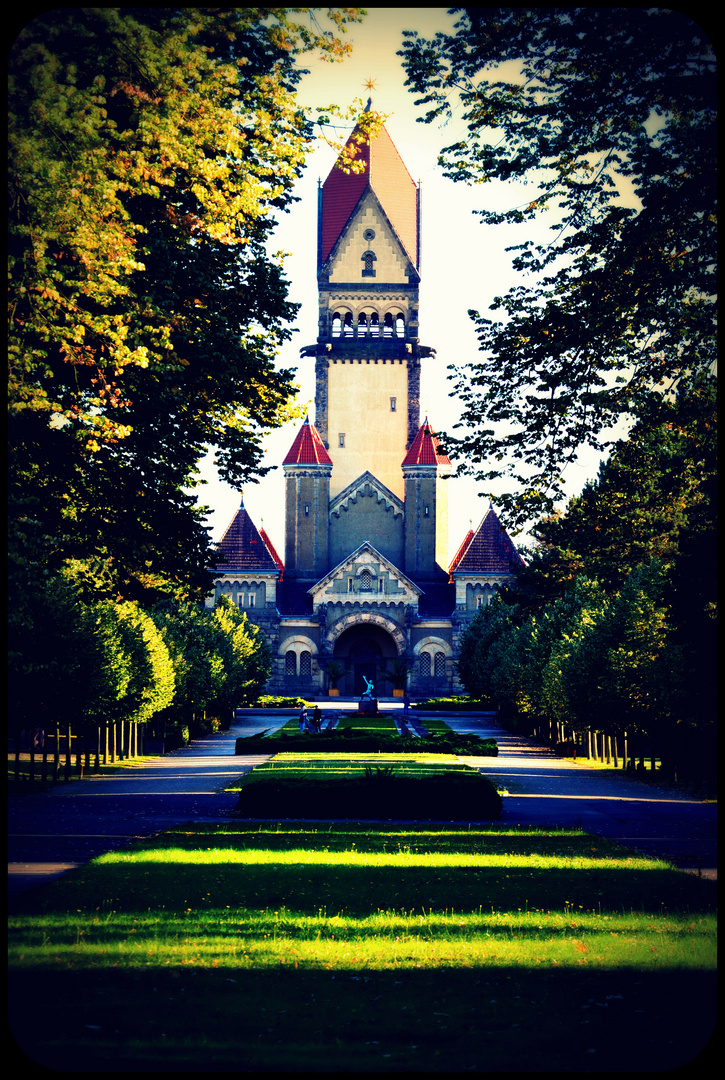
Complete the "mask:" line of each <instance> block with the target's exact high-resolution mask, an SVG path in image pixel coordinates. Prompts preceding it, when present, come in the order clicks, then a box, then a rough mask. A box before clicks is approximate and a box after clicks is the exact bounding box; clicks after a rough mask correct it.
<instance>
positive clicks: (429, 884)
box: [22, 858, 717, 918]
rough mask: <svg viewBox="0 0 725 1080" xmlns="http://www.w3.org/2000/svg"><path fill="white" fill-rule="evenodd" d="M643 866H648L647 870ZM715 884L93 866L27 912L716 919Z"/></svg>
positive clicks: (633, 870) (632, 878) (585, 872)
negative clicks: (687, 915)
mask: <svg viewBox="0 0 725 1080" xmlns="http://www.w3.org/2000/svg"><path fill="white" fill-rule="evenodd" d="M644 865H645V866H646V865H647V864H646V863H644ZM716 894H717V888H716V883H715V882H712V881H707V880H699V879H698V878H695V877H694V876H692V875H690V874H683V873H681V872H679V871H676V870H670V869H642V868H637V867H635V866H632V865H628V864H627V862H626V861H623V862H621V863H620V864H617V863H614V864H613V865H612V866H611V867H607V868H602V867H597V868H595V869H587V867H586V864H582V865H581V866H578V867H573V868H572V867H562V868H561V869H554V868H551V867H547V868H535V867H532V868H531V869H529V868H526V867H513V866H499V867H494V868H488V867H486V866H476V865H473V866H466V865H458V866H455V865H453V866H450V865H447V866H436V865H417V866H405V865H390V866H376V865H374V863H372V864H371V863H369V862H367V861H366V860H365V859H364V858H360V859H359V860H358V862H357V865H356V864H355V863H354V862H351V863H344V864H342V865H337V864H334V863H333V862H327V863H325V862H323V863H304V862H299V863H286V862H275V861H274V860H272V861H270V862H265V863H252V864H249V863H242V864H239V863H236V864H235V863H234V862H231V861H230V862H228V863H225V862H223V861H222V862H215V863H213V864H205V863H201V864H196V865H189V864H188V863H185V862H183V861H181V860H179V861H174V860H173V858H172V860H171V861H169V862H164V863H154V862H147V861H144V860H140V861H139V862H135V863H134V862H122V861H119V862H116V861H114V862H110V863H107V864H102V863H101V864H91V865H89V866H88V867H85V868H82V869H81V870H78V871H75V872H72V873H70V874H68V875H66V876H65V877H64V878H63V879H61V880H60V881H58V882H56V883H55V884H54V885H53V886H52V887H50V888H43V889H40V890H36V891H34V892H33V893H29V894H27V896H26V897H25V898H24V902H23V905H22V910H23V912H28V913H33V914H40V913H46V914H51V913H53V912H63V911H72V912H75V911H83V912H92V911H98V910H100V911H101V913H102V914H103V913H105V912H107V911H109V910H113V911H114V912H122V911H137V912H143V913H146V912H148V911H149V910H150V911H154V910H162V909H163V911H164V912H165V913H166V914H168V915H171V914H172V913H175V912H188V911H194V910H196V909H199V910H200V911H202V912H203V911H204V910H207V909H210V908H226V907H227V906H229V905H231V907H232V909H252V910H254V909H256V910H264V909H266V908H271V909H278V908H280V907H287V908H289V909H290V910H292V911H295V912H300V913H303V914H309V915H314V914H316V913H317V912H318V911H319V910H320V908H322V907H324V908H325V909H326V911H327V913H328V914H329V915H336V914H345V915H350V916H353V917H355V918H364V917H366V916H368V915H371V914H374V913H375V912H377V911H379V910H380V909H381V908H382V909H387V910H395V911H421V910H426V911H427V910H431V909H432V910H433V911H453V910H455V911H457V912H462V913H465V912H478V911H479V910H480V911H482V912H483V913H487V912H490V911H492V910H493V911H498V912H503V911H518V910H521V911H527V910H528V911H532V910H543V911H554V910H556V911H563V910H565V909H566V908H567V907H571V908H573V909H576V910H577V911H578V910H579V909H581V910H582V911H607V912H612V913H615V914H616V913H621V912H624V913H629V912H635V913H642V912H644V913H648V914H651V915H661V914H665V913H666V912H673V911H689V912H691V913H693V914H695V913H706V912H712V911H714V910H715V906H716Z"/></svg>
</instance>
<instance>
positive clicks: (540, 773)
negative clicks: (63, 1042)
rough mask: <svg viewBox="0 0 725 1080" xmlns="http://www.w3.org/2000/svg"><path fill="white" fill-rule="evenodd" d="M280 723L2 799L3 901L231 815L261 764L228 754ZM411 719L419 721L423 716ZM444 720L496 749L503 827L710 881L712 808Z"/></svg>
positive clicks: (477, 762)
mask: <svg viewBox="0 0 725 1080" xmlns="http://www.w3.org/2000/svg"><path fill="white" fill-rule="evenodd" d="M321 704H322V703H321ZM346 704H347V703H342V702H340V703H336V705H335V706H334V708H335V709H340V708H341V707H343V708H344V707H345V706H346ZM325 705H326V706H327V707H328V708H329V707H330V706H329V705H328V704H327V703H325ZM388 707H390V706H388V705H387V704H386V708H388ZM287 719H288V717H277V716H270V715H269V714H267V715H264V714H262V715H250V716H246V717H244V719H240V720H238V721H237V722H236V723H235V724H234V726H233V727H232V728H231V730H230V731H228V732H220V733H219V734H218V735H214V736H209V737H207V738H205V739H201V740H199V741H197V742H194V743H192V745H190V746H188V747H183V748H181V749H179V750H175V751H172V752H171V753H169V754H166V755H164V756H162V757H159V758H154V759H151V760H148V759H146V760H145V761H144V762H143V763H138V764H133V765H129V766H128V767H125V768H121V769H119V770H117V771H116V772H115V773H113V774H111V775H106V776H100V777H93V776H91V777H88V778H87V779H84V780H78V781H72V782H70V783H68V784H59V785H58V786H56V787H55V788H54V789H53V790H52V791H51V792H49V793H46V794H42V795H25V796H13V797H11V798H10V799H9V806H8V897H9V900H12V899H14V898H15V897H16V896H19V895H21V894H22V893H24V892H25V891H27V890H28V889H31V888H35V887H38V886H41V885H43V884H44V883H46V882H49V881H52V880H54V879H55V878H57V877H58V876H60V875H61V874H63V873H66V872H67V871H69V870H72V869H74V868H75V867H77V866H80V865H82V864H83V863H85V862H88V861H89V860H90V859H92V858H94V857H95V856H97V855H100V854H102V853H103V852H106V851H112V850H115V849H117V848H121V847H124V846H126V845H127V844H129V843H131V842H132V841H133V840H134V839H137V838H142V837H145V836H150V835H153V834H154V833H157V832H160V831H161V830H163V829H166V828H172V827H174V826H177V825H181V824H183V823H184V822H187V821H188V822H220V821H223V820H224V819H226V818H228V816H229V814H230V812H231V811H232V810H233V809H234V807H235V806H236V802H237V796H236V795H235V794H229V793H226V792H225V791H224V788H225V786H226V785H227V784H229V783H230V782H231V781H232V780H234V779H235V778H236V777H238V776H240V775H241V774H243V773H245V772H248V771H249V770H250V769H252V768H254V766H255V765H257V764H259V763H260V762H262V761H266V760H268V756H269V755H257V756H251V755H250V756H235V754H234V744H235V740H236V738H237V737H238V736H239V735H251V734H254V733H256V732H259V731H262V730H264V729H265V728H277V727H280V726H282V725H283V724H284V723H285V722H286V720H287ZM420 719H421V721H422V722H423V723H425V716H424V714H420ZM445 720H446V721H447V723H449V724H450V726H451V727H452V728H454V730H456V731H473V732H475V733H476V734H479V735H482V736H484V737H486V736H490V737H493V738H495V739H496V741H497V742H498V745H499V756H498V757H496V758H490V757H480V758H467V759H466V761H467V762H468V763H469V764H471V765H473V766H474V767H476V768H478V769H480V770H481V772H483V773H485V774H486V775H487V776H490V777H491V779H493V780H495V782H496V783H497V784H498V785H499V786H500V787H501V788H503V789H504V790H505V791H507V792H508V794H506V795H505V796H504V810H503V815H502V818H501V822H502V823H506V822H510V823H511V824H520V825H541V826H544V825H560V826H579V827H582V828H584V829H586V830H587V831H589V832H592V833H594V834H596V835H599V836H606V837H609V838H610V839H613V840H616V841H618V842H619V843H621V844H624V845H625V846H627V847H630V848H633V849H634V850H636V851H639V852H642V853H645V854H647V855H654V856H659V857H662V858H666V859H668V860H670V861H672V862H673V863H675V864H676V865H677V866H680V867H682V868H683V869H687V870H691V871H692V872H695V873H702V874H703V875H704V876H708V877H716V876H717V869H716V868H717V848H716V819H717V806H716V804H714V803H703V802H700V801H698V800H696V799H691V798H688V797H687V796H684V795H680V794H679V793H673V792H672V791H667V790H664V789H658V788H654V787H652V786H650V785H648V784H644V783H641V782H638V781H637V780H635V779H633V778H631V777H629V776H627V775H625V774H624V773H622V772H618V773H615V772H614V771H613V770H606V771H604V770H601V769H598V768H592V767H591V766H588V765H586V764H584V763H581V762H577V763H574V762H569V761H563V760H561V759H560V758H557V757H556V755H555V754H553V753H552V752H551V750H549V749H548V748H546V747H544V746H540V745H536V744H533V743H532V742H531V741H530V740H528V739H524V738H522V737H520V736H516V735H514V734H512V733H510V732H507V731H504V730H502V729H501V728H500V727H498V726H497V725H496V724H495V722H494V720H493V717H492V716H491V715H486V714H481V715H480V716H478V717H471V716H467V717H466V718H465V719H462V718H461V717H460V716H451V715H446V716H445ZM310 738H314V736H310Z"/></svg>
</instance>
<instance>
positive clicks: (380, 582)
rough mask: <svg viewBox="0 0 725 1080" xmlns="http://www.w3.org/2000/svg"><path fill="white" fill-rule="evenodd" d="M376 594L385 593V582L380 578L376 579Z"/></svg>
mask: <svg viewBox="0 0 725 1080" xmlns="http://www.w3.org/2000/svg"><path fill="white" fill-rule="evenodd" d="M378 592H385V582H384V581H383V579H382V578H379V579H378Z"/></svg>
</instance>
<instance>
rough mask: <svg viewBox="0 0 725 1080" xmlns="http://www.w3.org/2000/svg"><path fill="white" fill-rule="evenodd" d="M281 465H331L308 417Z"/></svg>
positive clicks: (330, 459)
mask: <svg viewBox="0 0 725 1080" xmlns="http://www.w3.org/2000/svg"><path fill="white" fill-rule="evenodd" d="M282 464H283V465H332V458H331V457H330V455H329V454H328V452H327V450H325V444H324V443H323V441H322V439H321V438H320V435H319V432H318V430H317V428H316V427H315V425H314V424H311V423H310V418H309V416H306V417H305V422H304V424H303V425H302V427H301V428H300V430H299V431H298V432H297V435H296V437H295V441H294V442H293V443H292V446H291V447H290V449H289V453H288V454H287V457H286V458H285V459H284V461H283V462H282Z"/></svg>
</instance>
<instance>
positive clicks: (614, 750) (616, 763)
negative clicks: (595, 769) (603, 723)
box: [612, 733, 619, 769]
mask: <svg viewBox="0 0 725 1080" xmlns="http://www.w3.org/2000/svg"><path fill="white" fill-rule="evenodd" d="M612 759H613V761H612V764H613V765H614V768H615V769H618V768H619V761H618V759H617V735H616V733H615V734H614V735H612Z"/></svg>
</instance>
